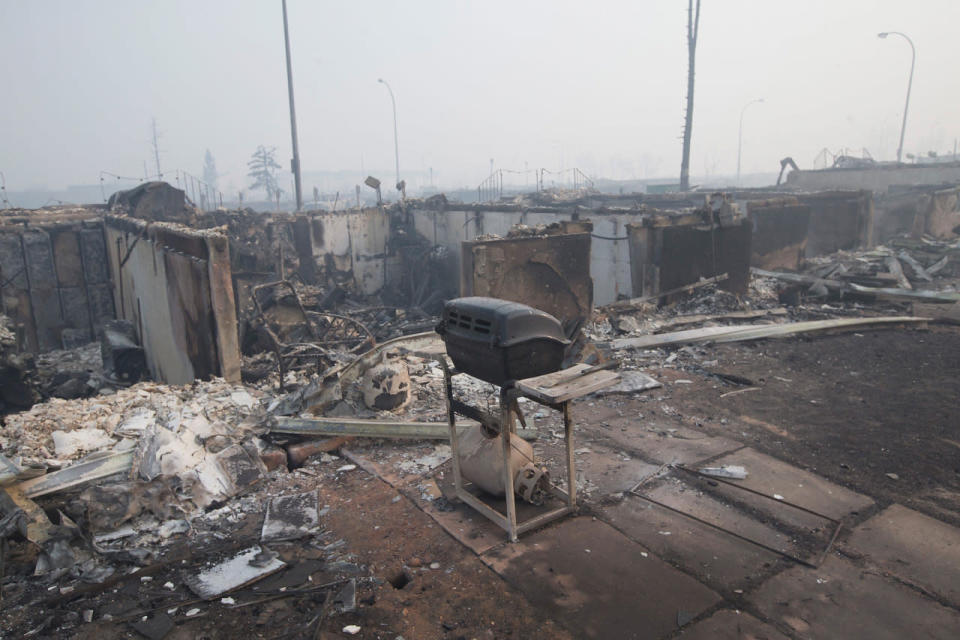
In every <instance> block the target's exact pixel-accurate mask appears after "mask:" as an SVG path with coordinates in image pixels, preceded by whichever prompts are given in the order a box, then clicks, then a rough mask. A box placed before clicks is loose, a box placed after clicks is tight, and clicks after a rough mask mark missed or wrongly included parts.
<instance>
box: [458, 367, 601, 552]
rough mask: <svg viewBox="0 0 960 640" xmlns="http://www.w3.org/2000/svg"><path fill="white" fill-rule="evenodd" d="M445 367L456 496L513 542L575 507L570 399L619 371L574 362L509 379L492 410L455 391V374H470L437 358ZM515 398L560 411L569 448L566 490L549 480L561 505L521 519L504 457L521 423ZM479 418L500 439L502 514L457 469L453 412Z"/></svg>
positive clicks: (506, 457) (575, 485)
mask: <svg viewBox="0 0 960 640" xmlns="http://www.w3.org/2000/svg"><path fill="white" fill-rule="evenodd" d="M441 363H442V365H443V372H444V383H445V384H446V394H447V419H448V423H449V427H450V445H451V449H452V453H453V479H454V484H455V487H456V494H457V497H458V498H460V499H461V500H463V501H464V502H465V503H467V504H468V505H470V506H471V507H473V508H474V509H476V510H477V511H479V512H480V513H481V514H482V515H484V516H485V517H487V518H488V519H490V520H492V521H493V522H494V523H496V524H497V525H499V526H500V527H502V528H503V529H504V530H505V531H506V532H507V534H508V536H509V539H510V541H511V542H516V541H517V536H519V535H520V534H521V533H525V532H527V531H530V530H532V529H535V528H537V527H541V526H543V525H544V524H546V523H548V522H552V521H554V520H556V519H558V518H562V517H563V516H565V515H567V514H569V513H573V512H574V511H575V510H576V507H577V473H576V461H575V460H574V454H573V452H574V438H573V420H572V418H571V416H570V402H571V401H573V400H575V399H576V398H580V397H582V396H585V395H587V394H589V393H593V392H594V391H598V390H600V389H603V388H605V387H608V386H611V385H613V384H616V383H617V382H618V381H619V379H620V376H619V374H617V373H616V372H615V371H611V370H609V368H608V367H591V366H589V365H586V364H578V365H575V366H573V367H570V368H568V369H563V370H560V371H554V372H552V373H547V374H544V375H540V376H536V377H532V378H526V379H523V380H517V381H515V382H512V383H511V382H507V383H505V384H503V385H501V386H500V411H499V416H495V415H492V414H490V413H488V412H486V411H484V410H482V409H480V408H478V407H474V406H471V405H468V404H466V403H464V402H462V401H460V400H457V399H456V398H454V397H453V377H454V376H457V375H469V374H467V373H464V372H461V371H457V370H455V369H453V368H451V367H450V365H449V364H448V363H447V359H446V358H441ZM519 398H527V399H528V400H532V401H533V402H536V403H538V404H541V405H543V406H545V407H548V408H550V409H553V410H555V411H560V412H562V413H563V426H564V438H565V440H566V454H567V490H566V491H564V490H562V489H560V488H559V487H557V486H555V485H554V484H552V483H551V484H550V485H549V489H550V493H551V494H553V495H554V496H556V497H558V498H560V499H561V500H563V501H564V503H565V504H564V506H562V507H557V508H554V509H551V510H550V511H547V512H545V513H541V514H539V515H536V516H533V517H531V518H529V519H527V520H526V521H524V522H519V523H518V522H517V507H516V495H515V493H514V490H515V487H514V477H513V472H512V470H511V466H510V464H509V463H508V461H509V459H510V455H511V439H512V438H519V436H518V435H517V433H516V426H515V422H514V418H515V417H517V418H519V419H520V421H521V423H523V424H524V427H526V424H525V423H524V419H523V414H522V413H521V412H520V407H519V405H518V403H517V400H518V399H519ZM457 415H461V416H464V417H466V418H470V419H473V420H477V421H478V422H480V423H481V424H482V425H483V426H484V428H485V429H488V430H491V431H497V432H499V434H500V438H501V441H502V445H503V460H504V464H503V474H504V478H503V481H504V486H505V491H504V498H505V501H506V507H507V513H506V514H503V513H500V512H499V511H497V510H496V509H494V508H493V507H491V506H490V505H488V504H486V503H485V502H483V501H482V500H480V499H479V498H478V497H476V496H475V495H473V494H472V493H470V492H469V491H467V490H466V489H464V487H463V478H462V476H461V473H460V446H459V437H458V434H457V428H456V426H455V425H456V416H457Z"/></svg>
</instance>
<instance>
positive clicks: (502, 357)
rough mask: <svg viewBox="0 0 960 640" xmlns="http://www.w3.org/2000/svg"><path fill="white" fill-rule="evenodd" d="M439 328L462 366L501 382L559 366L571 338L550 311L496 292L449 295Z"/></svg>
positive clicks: (454, 362) (480, 377)
mask: <svg viewBox="0 0 960 640" xmlns="http://www.w3.org/2000/svg"><path fill="white" fill-rule="evenodd" d="M437 333H439V334H440V336H441V337H442V338H443V341H444V343H445V344H446V347H447V354H448V355H449V356H450V358H451V359H452V360H453V364H454V365H455V366H456V367H457V369H458V370H459V371H461V372H463V373H466V374H469V375H471V376H473V377H474V378H479V379H480V380H483V381H485V382H489V383H490V384H495V385H497V386H503V385H505V384H507V383H508V382H509V381H511V380H521V379H523V378H532V377H535V376H540V375H543V374H545V373H552V372H554V371H558V370H559V369H560V367H561V365H562V363H563V355H564V351H565V350H566V348H567V346H568V345H569V344H570V340H568V339H567V337H566V336H565V335H564V334H563V327H562V326H561V324H560V321H559V320H557V319H556V318H554V317H553V316H551V315H550V314H548V313H545V312H543V311H540V310H539V309H534V308H533V307H528V306H527V305H525V304H520V303H519V302H509V301H507V300H499V299H497V298H482V297H470V298H457V299H455V300H450V301H448V302H447V303H446V304H444V307H443V317H442V320H441V322H440V324H439V325H438V326H437Z"/></svg>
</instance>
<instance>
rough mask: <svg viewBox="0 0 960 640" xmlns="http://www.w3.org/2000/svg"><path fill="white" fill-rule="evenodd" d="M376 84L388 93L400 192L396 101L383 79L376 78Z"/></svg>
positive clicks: (391, 90)
mask: <svg viewBox="0 0 960 640" xmlns="http://www.w3.org/2000/svg"><path fill="white" fill-rule="evenodd" d="M377 82H379V83H380V84H382V85H383V86H385V87H386V88H387V91H389V92H390V104H391V105H392V106H393V155H394V159H395V160H396V163H397V190H398V191H399V190H400V142H399V138H398V136H397V101H396V100H395V99H394V97H393V89H391V88H390V85H389V84H387V81H386V80H384V79H383V78H377Z"/></svg>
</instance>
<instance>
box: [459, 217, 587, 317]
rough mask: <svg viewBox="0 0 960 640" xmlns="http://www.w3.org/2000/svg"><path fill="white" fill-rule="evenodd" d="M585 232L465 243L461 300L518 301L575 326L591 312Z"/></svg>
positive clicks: (462, 257)
mask: <svg viewBox="0 0 960 640" xmlns="http://www.w3.org/2000/svg"><path fill="white" fill-rule="evenodd" d="M590 245H591V239H590V233H589V231H587V232H586V233H558V234H555V235H537V236H530V237H516V238H503V239H498V240H478V241H473V242H464V243H463V250H462V253H461V260H462V267H461V271H460V273H461V284H460V295H462V296H487V297H491V298H502V299H504V300H512V301H514V302H522V303H524V304H527V305H530V306H532V307H534V308H537V309H540V310H542V311H546V312H547V313H549V314H551V315H553V316H554V317H556V318H558V319H559V320H561V321H562V322H563V323H564V327H565V328H570V327H573V326H578V324H579V323H580V322H582V321H583V320H586V319H589V318H590V315H591V314H592V312H593V280H592V279H591V278H590V271H589V267H590Z"/></svg>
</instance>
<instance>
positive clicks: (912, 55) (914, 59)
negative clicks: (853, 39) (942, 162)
mask: <svg viewBox="0 0 960 640" xmlns="http://www.w3.org/2000/svg"><path fill="white" fill-rule="evenodd" d="M889 35H894V36H902V37H903V38H904V39H905V40H906V41H907V42H909V43H910V79H909V80H908V81H907V102H906V104H905V105H903V124H902V125H900V146H898V147H897V163H898V164H899V163H900V158H901V157H902V156H903V135H904V134H905V133H906V131H907V110H908V109H909V108H910V89H911V88H912V87H913V67H914V65H915V64H916V62H917V48H916V47H915V46H913V40H911V39H910V36H908V35H907V34H905V33H901V32H900V31H884V32H883V33H878V34H877V37H878V38H886V37H887V36H889Z"/></svg>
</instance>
